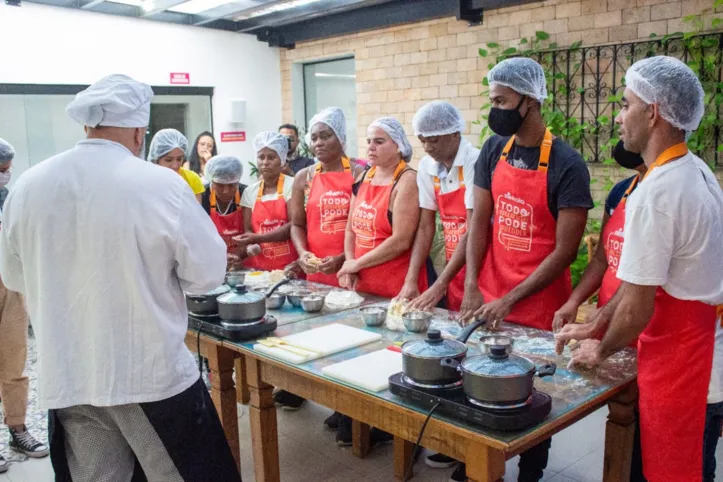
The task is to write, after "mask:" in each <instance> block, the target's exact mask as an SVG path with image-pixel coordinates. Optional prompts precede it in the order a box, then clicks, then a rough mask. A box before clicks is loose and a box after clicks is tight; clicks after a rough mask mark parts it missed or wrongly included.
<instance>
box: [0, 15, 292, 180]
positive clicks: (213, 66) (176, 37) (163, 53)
mask: <svg viewBox="0 0 723 482" xmlns="http://www.w3.org/2000/svg"><path fill="white" fill-rule="evenodd" d="M0 51H2V60H1V61H0V83H23V84H90V83H92V82H94V81H96V80H98V79H99V78H101V77H103V76H105V75H108V74H112V73H123V74H127V75H130V76H131V77H134V78H136V79H137V80H140V81H143V82H146V83H148V84H151V85H157V86H163V85H170V82H169V74H170V73H171V72H188V73H190V75H191V85H192V86H199V87H214V88H215V91H214V98H213V126H214V131H215V133H216V137H217V141H219V152H221V153H223V154H230V155H235V156H238V157H239V158H241V159H242V160H243V161H249V160H252V161H253V160H254V158H255V154H254V152H253V147H252V141H253V138H254V136H255V135H256V134H257V133H258V132H261V131H264V130H275V129H276V128H277V127H278V126H279V124H280V123H281V75H280V69H279V53H278V50H277V49H274V48H270V47H268V46H267V45H266V44H265V43H262V42H259V41H258V40H256V37H254V36H251V35H244V34H235V33H230V32H222V31H216V30H210V29H204V28H200V27H190V26H181V25H172V24H166V23H161V22H154V21H150V20H139V19H131V18H124V17H118V16H112V15H105V14H98V13H92V12H85V11H82V10H71V9H63V8H55V7H48V6H44V5H35V4H32V3H23V5H22V7H10V6H7V5H4V4H0ZM231 99H246V100H247V108H246V119H247V121H246V123H245V125H244V126H243V127H241V128H239V126H238V125H234V124H231V123H230V122H228V118H229V114H230V109H231V108H230V100H231ZM0 116H2V112H0ZM78 129H81V127H80V126H78ZM229 130H245V131H246V136H247V141H246V142H243V143H220V133H221V132H223V131H229ZM2 135H3V134H2V132H0V137H2ZM191 141H192V140H191ZM247 175H248V169H246V170H245V172H244V178H245V179H246V180H248V179H247Z"/></svg>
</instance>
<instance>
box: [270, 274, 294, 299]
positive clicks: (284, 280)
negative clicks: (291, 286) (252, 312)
mask: <svg viewBox="0 0 723 482" xmlns="http://www.w3.org/2000/svg"><path fill="white" fill-rule="evenodd" d="M289 281H291V278H284V279H282V280H281V281H279V282H278V283H276V284H275V285H274V286H272V287H271V289H270V290H269V292H268V293H266V297H267V298H268V297H269V296H271V295H273V294H274V291H276V290H277V289H278V288H279V286H282V285H285V284H286V283H288V282H289Z"/></svg>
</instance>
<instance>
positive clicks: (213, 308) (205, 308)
mask: <svg viewBox="0 0 723 482" xmlns="http://www.w3.org/2000/svg"><path fill="white" fill-rule="evenodd" d="M229 291H231V288H229V287H228V286H226V285H221V286H219V287H217V288H215V289H213V290H211V291H209V292H208V293H205V294H202V295H192V294H190V293H185V295H186V308H188V311H190V312H191V313H194V314H197V315H215V314H216V313H218V303H217V301H216V298H218V297H219V296H221V295H222V294H224V293H228V292H229Z"/></svg>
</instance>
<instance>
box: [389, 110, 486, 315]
mask: <svg viewBox="0 0 723 482" xmlns="http://www.w3.org/2000/svg"><path fill="white" fill-rule="evenodd" d="M412 125H413V127H414V134H415V135H416V136H417V137H418V138H419V140H420V141H421V142H422V145H423V146H424V150H425V152H426V153H427V155H426V156H425V157H423V158H422V160H421V161H419V174H418V175H417V187H418V188H419V206H420V207H421V208H422V211H421V215H420V219H419V229H418V230H417V237H416V238H415V240H414V247H413V248H412V260H411V262H410V265H409V271H408V272H407V277H406V279H405V282H404V287H403V288H402V291H401V292H400V293H399V297H400V298H406V299H410V300H413V301H412V303H411V305H410V309H422V310H424V309H430V308H432V307H434V306H436V305H437V303H439V301H440V300H441V299H442V297H444V295H445V294H446V295H447V304H446V308H447V309H449V310H451V311H459V307H460V305H461V304H462V296H463V294H464V255H465V246H466V236H465V233H466V232H467V213H468V211H469V212H471V210H472V203H473V194H474V191H473V190H472V189H467V186H466V182H470V181H471V180H472V179H474V165H475V162H477V158H478V157H479V152H480V151H479V149H477V148H475V147H474V146H472V144H471V143H470V142H469V141H467V140H466V139H465V138H464V137H462V132H463V131H464V125H465V123H464V118H463V117H462V113H461V112H460V111H459V110H457V108H456V107H454V106H453V105H452V104H450V103H448V102H442V101H435V102H431V103H429V104H427V105H425V106H423V107H422V108H421V109H419V111H418V112H417V113H416V114H415V116H414V119H412ZM437 211H439V214H440V218H441V221H442V229H443V233H442V234H443V236H444V254H445V259H446V261H447V265H446V266H445V268H444V271H443V272H442V274H441V275H440V276H439V278H438V279H437V281H435V282H434V284H433V285H432V286H430V288H429V289H428V290H427V291H425V292H424V293H423V294H422V295H421V296H420V294H419V290H418V282H419V279H418V278H419V273H420V272H421V271H422V270H423V269H424V266H425V263H426V260H427V259H428V258H429V255H430V251H431V249H432V241H433V238H434V235H435V230H436V227H437V226H436V224H437V223H436V215H437ZM455 253H456V256H455Z"/></svg>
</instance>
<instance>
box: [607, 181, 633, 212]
mask: <svg viewBox="0 0 723 482" xmlns="http://www.w3.org/2000/svg"><path fill="white" fill-rule="evenodd" d="M636 176H637V174H636V175H635V176H632V177H629V178H627V179H623V180H622V181H620V182H619V183H617V184H615V185H614V186H613V188H612V189H611V190H610V194H608V197H607V199H605V212H606V213H608V216H612V215H613V211H615V208H616V207H618V204H620V201H622V200H623V196H625V191H627V190H628V188H629V187H630V184H631V183H632V182H633V179H635V178H636ZM635 187H636V188H637V186H635Z"/></svg>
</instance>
